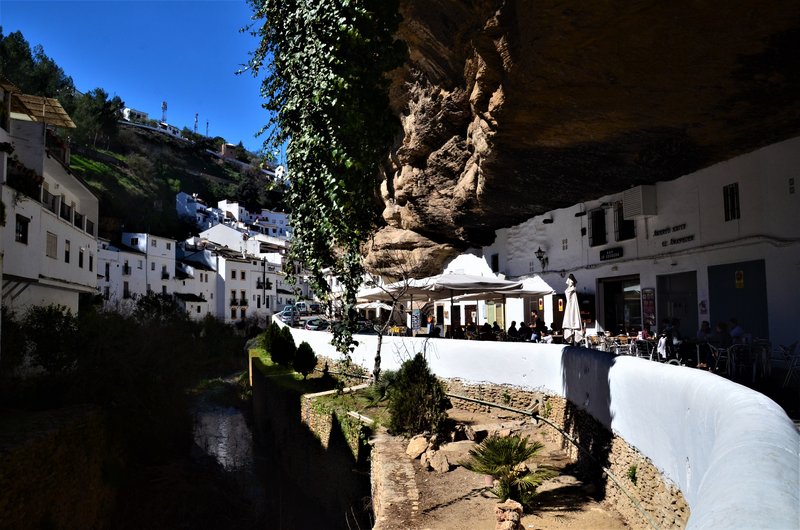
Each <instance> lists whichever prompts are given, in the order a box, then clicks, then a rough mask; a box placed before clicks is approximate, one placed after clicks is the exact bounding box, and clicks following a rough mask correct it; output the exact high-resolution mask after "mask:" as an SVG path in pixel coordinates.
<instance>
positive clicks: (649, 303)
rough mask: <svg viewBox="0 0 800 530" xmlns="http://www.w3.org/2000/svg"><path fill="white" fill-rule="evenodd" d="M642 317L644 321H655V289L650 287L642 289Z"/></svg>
mask: <svg viewBox="0 0 800 530" xmlns="http://www.w3.org/2000/svg"><path fill="white" fill-rule="evenodd" d="M642 317H644V320H645V321H650V322H651V323H655V321H656V290H655V289H653V288H652V287H648V288H647V289H642Z"/></svg>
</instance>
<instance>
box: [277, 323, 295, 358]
mask: <svg viewBox="0 0 800 530" xmlns="http://www.w3.org/2000/svg"><path fill="white" fill-rule="evenodd" d="M280 344H281V348H280V350H281V352H280V361H278V362H279V363H280V364H282V365H284V366H292V364H293V363H294V358H295V356H296V355H297V346H295V344H294V337H293V336H292V329H291V328H290V327H289V326H284V327H283V328H281V341H280Z"/></svg>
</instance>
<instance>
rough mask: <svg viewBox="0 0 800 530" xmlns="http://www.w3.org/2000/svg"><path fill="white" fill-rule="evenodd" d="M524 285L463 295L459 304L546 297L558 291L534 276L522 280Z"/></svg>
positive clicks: (458, 299)
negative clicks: (524, 297) (525, 297)
mask: <svg viewBox="0 0 800 530" xmlns="http://www.w3.org/2000/svg"><path fill="white" fill-rule="evenodd" d="M521 283H522V285H520V287H519V288H517V289H507V290H499V291H490V292H484V293H476V294H468V295H462V296H459V297H457V298H456V301H457V302H469V301H472V300H505V299H506V298H522V297H523V296H545V295H548V294H554V293H555V292H556V291H555V289H553V288H552V287H550V285H549V284H548V283H547V282H546V281H544V280H543V279H542V278H541V277H540V276H538V275H537V276H533V277H531V278H525V279H524V280H522V282H521Z"/></svg>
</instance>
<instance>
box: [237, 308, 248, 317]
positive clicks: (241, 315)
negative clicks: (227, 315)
mask: <svg viewBox="0 0 800 530" xmlns="http://www.w3.org/2000/svg"><path fill="white" fill-rule="evenodd" d="M239 316H240V317H241V318H242V320H244V319H245V318H247V309H245V308H241V309H240V310H239Z"/></svg>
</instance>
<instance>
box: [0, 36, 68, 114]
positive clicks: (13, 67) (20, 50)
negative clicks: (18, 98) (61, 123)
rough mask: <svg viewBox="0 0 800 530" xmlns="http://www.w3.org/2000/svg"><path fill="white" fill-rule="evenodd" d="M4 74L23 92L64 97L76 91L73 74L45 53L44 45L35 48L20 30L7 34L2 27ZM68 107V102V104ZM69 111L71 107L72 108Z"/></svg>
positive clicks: (0, 66)
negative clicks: (4, 33)
mask: <svg viewBox="0 0 800 530" xmlns="http://www.w3.org/2000/svg"><path fill="white" fill-rule="evenodd" d="M0 74H2V75H3V76H5V77H6V78H7V79H8V80H9V81H11V82H12V83H14V85H16V86H17V88H19V89H20V90H21V91H22V92H23V93H25V94H32V95H35V96H47V97H51V98H59V99H61V100H62V101H61V103H62V105H63V104H64V103H65V101H64V99H65V98H66V97H69V96H70V95H72V93H73V92H74V90H75V85H74V83H73V82H72V78H71V77H68V76H67V75H66V74H65V73H64V70H63V69H61V67H59V66H58V65H57V64H56V63H55V61H53V60H52V59H51V58H50V57H48V56H47V55H45V53H44V48H42V47H41V46H40V45H37V46H34V48H33V50H31V47H30V44H28V41H26V40H25V37H24V36H23V35H22V33H21V32H19V31H14V32H12V33H9V34H8V35H3V30H2V27H0ZM65 107H66V106H65ZM68 111H69V110H68Z"/></svg>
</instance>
